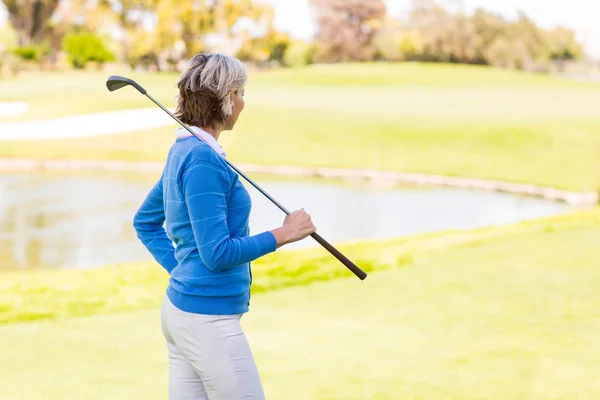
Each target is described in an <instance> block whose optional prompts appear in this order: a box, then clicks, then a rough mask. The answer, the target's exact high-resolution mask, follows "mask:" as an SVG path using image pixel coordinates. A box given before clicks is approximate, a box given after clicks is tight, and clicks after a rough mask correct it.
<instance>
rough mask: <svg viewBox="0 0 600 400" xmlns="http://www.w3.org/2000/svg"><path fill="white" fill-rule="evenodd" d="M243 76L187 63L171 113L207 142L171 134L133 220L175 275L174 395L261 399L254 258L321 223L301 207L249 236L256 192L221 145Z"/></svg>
mask: <svg viewBox="0 0 600 400" xmlns="http://www.w3.org/2000/svg"><path fill="white" fill-rule="evenodd" d="M246 80H247V71H246V68H245V67H244V65H243V64H242V63H241V62H240V61H239V60H237V59H234V58H230V57H226V56H223V55H220V54H198V55H196V56H195V57H194V58H193V59H192V60H191V61H190V63H189V66H188V68H187V70H186V71H185V72H184V73H183V74H182V75H181V77H180V79H179V81H178V84H177V86H178V88H179V96H178V100H177V110H176V112H175V114H176V115H177V117H179V118H180V119H181V120H182V121H183V122H184V123H185V124H186V125H189V126H190V128H191V129H192V130H194V132H195V133H197V134H198V135H199V136H200V137H202V138H203V140H204V141H200V140H198V139H197V138H196V137H194V136H193V135H190V134H189V132H188V131H187V130H185V129H183V128H180V129H177V130H176V131H175V132H176V139H175V142H174V143H173V145H172V147H171V148H170V151H169V153H168V156H167V161H166V165H165V167H164V170H163V172H162V176H161V178H160V179H159V181H158V182H157V183H156V185H155V186H154V187H153V188H152V190H151V191H150V193H149V194H148V197H147V198H146V199H145V201H144V202H143V204H142V205H141V207H140V208H139V210H138V212H137V213H136V215H135V218H134V222H133V225H134V228H135V230H136V232H137V236H138V238H139V239H140V240H141V241H142V243H143V244H144V245H145V246H146V247H147V248H148V250H149V251H150V253H151V254H152V256H153V257H154V259H156V261H157V262H158V263H159V264H160V265H162V267H164V269H166V270H167V271H168V272H169V274H170V279H169V286H168V288H167V290H166V295H165V297H164V300H163V305H162V310H161V322H162V331H163V334H164V337H165V339H166V342H167V348H168V354H169V398H170V399H171V400H184V399H186V400H187V399H190V400H191V399H194V400H198V399H223V400H238V399H264V392H263V388H262V384H261V381H260V377H259V373H258V370H257V367H256V364H255V362H254V358H253V355H252V352H251V350H250V346H249V344H248V342H247V340H246V336H245V334H244V331H243V330H242V328H241V326H240V318H241V317H242V315H243V314H244V313H246V312H248V307H249V304H250V285H251V283H252V272H251V269H250V262H251V261H253V260H256V259H257V258H259V257H262V256H263V255H265V254H268V253H271V252H274V251H275V250H276V249H277V248H278V247H280V246H283V245H285V244H288V243H292V242H295V241H298V240H301V239H304V238H305V237H307V236H309V235H310V234H311V233H313V232H315V229H316V228H315V226H314V225H313V223H312V221H311V218H310V216H309V215H308V214H306V213H305V212H304V210H298V211H295V212H293V213H292V214H290V215H288V216H287V217H286V218H285V220H284V222H283V225H282V226H281V227H278V228H275V229H273V230H271V231H266V232H262V233H259V234H256V235H252V236H250V234H249V228H248V219H249V215H250V208H251V201H250V196H249V195H248V192H247V191H246V189H245V188H244V185H243V184H242V182H241V181H240V180H239V179H238V175H237V174H236V173H235V172H234V171H233V170H232V169H231V168H229V166H228V165H227V164H226V163H225V161H224V157H225V152H224V151H223V149H222V148H221V146H219V144H218V140H219V136H220V135H221V133H222V132H223V131H228V130H232V129H233V127H234V126H235V123H236V121H237V119H238V117H239V116H240V113H241V112H242V110H243V109H244V85H245V83H246ZM163 224H164V228H163Z"/></svg>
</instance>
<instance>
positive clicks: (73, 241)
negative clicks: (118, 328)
mask: <svg viewBox="0 0 600 400" xmlns="http://www.w3.org/2000/svg"><path fill="white" fill-rule="evenodd" d="M151 186H152V181H149V180H148V179H147V178H146V179H144V180H131V179H125V178H120V177H118V176H115V175H114V174H111V175H98V174H94V175H92V176H84V175H73V174H69V175H58V176H57V175H56V174H52V175H50V174H11V175H0V268H2V269H9V268H10V269H12V268H18V269H23V268H30V269H31V268H47V267H49V268H89V267H95V266H101V265H106V264H113V263H119V262H127V261H134V260H149V259H150V256H149V254H148V253H147V252H146V250H145V249H144V248H143V247H142V245H141V244H140V243H139V242H138V240H137V239H136V237H135V232H134V231H133V229H132V227H131V220H132V217H133V214H134V213H135V210H136V209H137V207H138V206H139V204H140V202H141V201H142V200H143V198H144V197H145V195H146V193H147V191H148V190H149V188H150V187H151ZM248 186H249V185H248ZM263 186H264V188H265V189H266V190H267V191H269V192H270V193H271V194H272V195H273V196H274V197H276V198H277V199H278V200H279V201H280V202H282V203H283V204H285V205H286V207H288V208H290V209H296V208H300V207H304V208H306V210H307V211H308V212H310V213H311V214H312V215H313V217H314V220H315V223H316V225H317V226H318V228H319V232H320V233H321V234H322V235H323V236H324V237H326V238H327V239H328V240H330V241H333V242H339V241H349V240H359V239H364V238H386V237H395V236H402V235H408V234H414V233H419V232H426V231H437V230H445V229H460V228H471V227H476V226H484V225H492V224H501V223H508V222H514V221H518V220H523V219H528V218H535V217H540V216H546V215H552V214H556V213H559V212H561V211H563V210H565V209H566V206H565V205H563V204H558V203H552V202H548V201H543V200H538V199H530V198H521V197H518V196H512V195H507V194H499V193H487V192H473V191H465V190H452V189H426V190H425V189H414V188H411V189H408V188H402V189H382V188H379V189H377V188H373V187H369V186H357V185H352V186H350V185H345V186H340V185H332V184H323V183H314V182H312V183H306V182H265V183H264V184H263ZM250 192H251V195H252V198H253V201H254V206H253V211H252V215H251V227H252V231H253V232H261V231H264V230H267V229H272V228H274V227H276V226H279V225H280V224H281V222H282V220H283V214H282V213H281V212H280V211H279V210H278V209H277V208H275V207H274V206H273V205H272V204H271V203H270V202H269V201H268V200H266V199H264V198H263V197H262V196H261V195H260V194H259V193H257V192H256V191H255V190H253V189H252V188H250ZM313 245H315V243H314V242H313V241H312V240H311V239H310V238H309V239H307V240H305V241H303V242H301V243H296V244H294V245H291V246H289V247H287V248H288V249H294V248H302V247H306V246H313Z"/></svg>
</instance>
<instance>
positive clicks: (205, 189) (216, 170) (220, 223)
mask: <svg viewBox="0 0 600 400" xmlns="http://www.w3.org/2000/svg"><path fill="white" fill-rule="evenodd" d="M182 184H183V192H184V196H185V200H186V203H187V207H188V213H189V216H190V221H191V224H192V230H193V231H194V237H195V238H196V244H197V246H198V252H199V253H200V258H201V259H202V262H203V263H204V264H205V265H206V266H207V267H208V268H209V269H210V270H212V271H221V270H224V269H227V268H232V267H235V266H237V265H240V264H244V263H246V262H250V261H253V260H256V259H257V258H259V257H262V256H263V255H265V254H268V253H270V252H273V251H275V250H276V248H277V240H276V238H275V236H274V234H273V233H271V232H269V231H267V232H263V233H260V234H258V235H254V236H246V237H239V238H232V237H230V232H229V227H228V225H227V196H228V194H229V192H230V188H231V180H230V177H229V175H228V173H227V171H226V170H224V169H223V167H221V166H219V165H217V164H215V163H213V162H211V161H208V160H194V161H193V162H192V164H191V165H190V166H189V168H188V169H187V170H186V172H185V173H184V174H183V177H182Z"/></svg>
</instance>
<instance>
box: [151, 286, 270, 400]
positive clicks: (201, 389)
mask: <svg viewBox="0 0 600 400" xmlns="http://www.w3.org/2000/svg"><path fill="white" fill-rule="evenodd" d="M241 316H242V314H237V315H204V314H192V313H188V312H185V311H182V310H180V309H178V308H176V307H175V306H174V305H173V304H172V303H171V301H170V300H169V298H168V297H167V296H165V298H164V299H163V305H162V310H161V322H162V330H163V334H164V336H165V339H166V341H167V348H168V350H169V399H170V400H192V399H193V400H217V399H219V400H242V399H258V400H260V399H264V398H265V395H264V392H263V388H262V385H261V382H260V377H259V374H258V369H257V368H256V363H255V362H254V357H253V356H252V351H251V350H250V345H249V344H248V341H247V340H246V335H244V331H243V330H242V327H241V325H240V318H241Z"/></svg>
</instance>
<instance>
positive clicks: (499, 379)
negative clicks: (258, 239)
mask: <svg viewBox="0 0 600 400" xmlns="http://www.w3.org/2000/svg"><path fill="white" fill-rule="evenodd" d="M598 218H599V214H598V211H597V210H594V211H591V212H586V213H582V214H576V215H573V216H564V217H555V218H551V219H547V220H545V221H534V222H528V223H523V224H518V225H515V226H510V227H500V228H489V229H485V230H478V231H475V232H472V233H471V232H462V233H461V232H456V233H448V234H443V235H442V234H439V235H426V236H425V237H421V238H412V239H405V241H404V242H399V241H396V242H395V243H392V242H390V243H388V244H389V246H379V247H378V246H373V245H370V244H365V245H362V246H354V247H352V246H351V247H349V248H348V250H350V249H354V251H352V252H351V253H350V254H351V255H352V257H356V256H357V255H358V254H363V253H364V254H365V255H364V258H366V259H373V260H378V261H376V262H374V265H373V268H372V269H376V270H377V269H379V268H380V266H382V270H381V271H379V272H372V273H371V275H370V277H369V278H368V279H367V280H366V281H364V282H360V281H358V280H357V279H355V278H347V279H337V280H332V281H328V282H320V283H314V284H312V285H308V286H306V285H305V286H298V287H290V288H286V289H282V290H276V291H272V290H271V291H266V292H264V293H256V294H255V295H254V296H253V300H252V305H251V309H252V311H251V312H250V313H249V314H248V315H247V316H245V317H244V319H243V320H242V323H243V325H244V327H245V330H246V332H247V334H248V337H249V339H250V342H251V345H252V347H253V350H254V352H255V355H256V358H257V362H258V365H259V368H260V371H261V375H262V377H263V380H264V385H265V390H266V392H267V397H268V398H272V399H290V400H294V399H461V400H462V399H477V400H479V399H494V400H495V399H507V400H508V399H511V400H512V399H536V400H537V399H569V400H575V399H595V398H599V397H600V375H599V374H600V373H599V372H598V371H600V338H599V336H598V334H597V333H598V331H599V330H600V291H599V290H598V282H600V269H598V268H597V267H598V265H600V251H598V250H597V249H598V246H596V245H595V243H596V242H597V238H598V236H599V235H600V221H599V219H598ZM392 244H394V245H393V246H392ZM369 249H371V250H372V253H370V254H368V250H369ZM425 250H426V251H425ZM290 254H291V255H290V256H289V258H288V259H287V260H285V259H280V262H281V263H282V266H281V268H280V271H279V273H280V275H283V276H284V277H286V276H287V277H291V276H292V275H293V273H294V272H295V271H297V270H298V271H299V270H302V268H299V267H298V264H293V263H288V262H287V261H289V260H294V259H296V258H297V257H300V258H302V255H304V257H306V258H307V259H308V260H306V261H305V262H304V265H306V266H308V265H315V269H316V270H318V269H319V268H320V267H321V265H323V268H324V269H325V270H331V269H330V267H331V266H332V265H333V263H332V262H330V261H329V262H328V261H327V260H328V259H327V260H326V259H320V258H318V255H315V254H312V255H311V254H304V252H298V253H290ZM293 254H296V255H295V256H294V255H293ZM315 257H317V258H315ZM310 259H312V262H311V261H310ZM394 266H396V268H393V267H394ZM399 266H402V268H399ZM262 267H264V268H265V269H266V270H265V269H261V268H262ZM335 267H336V268H339V266H337V265H335ZM152 268H154V269H159V267H157V266H154V267H152ZM272 268H273V266H272V265H269V264H264V263H263V264H258V265H256V266H255V275H256V276H257V281H258V280H260V279H262V283H261V284H262V285H263V289H264V285H265V282H267V281H266V280H265V279H266V277H265V276H264V274H266V273H268V274H269V275H270V276H271V274H272V273H273V270H272ZM305 268H308V267H305ZM267 271H270V272H267ZM286 271H287V272H286ZM71 273H72V274H73V276H74V278H73V279H69V278H68V274H69V273H68V272H65V273H64V275H62V276H58V277H57V278H56V280H55V281H52V280H51V279H44V277H43V275H40V279H39V282H38V283H37V284H36V283H34V284H33V286H32V287H30V288H29V290H28V293H30V295H31V296H32V297H33V298H36V297H38V298H40V299H41V298H44V296H45V293H44V284H45V285H46V291H47V292H48V293H49V295H48V296H47V297H46V303H47V304H38V307H39V308H44V307H45V308H46V309H47V310H53V308H52V306H51V304H52V302H56V303H57V304H60V302H59V300H58V299H59V298H60V296H61V292H60V290H62V295H64V296H65V297H66V298H68V297H69V285H71V290H75V291H77V290H79V289H78V288H77V287H79V286H80V285H81V282H83V281H84V278H82V277H83V276H84V275H82V273H80V272H76V271H75V272H71ZM299 275H300V276H303V275H302V273H300V274H299ZM99 276H100V275H95V277H96V278H97V277H99ZM30 277H31V276H27V275H25V276H24V279H23V280H22V281H21V283H18V282H19V281H18V279H19V278H18V275H9V276H8V279H6V280H3V282H7V281H8V282H13V284H12V285H11V284H9V286H8V287H3V290H2V293H3V294H6V293H12V294H13V295H15V296H16V297H15V299H16V298H17V297H18V290H19V288H22V285H23V284H24V283H23V282H25V281H28V280H29V279H28V278H30ZM48 277H49V275H48V276H46V278H48ZM92 277H94V275H92ZM272 277H273V278H275V274H273V275H272ZM88 278H89V277H88ZM107 279H112V280H113V282H112V284H113V288H114V292H113V294H114V297H115V300H114V302H116V303H120V307H115V308H114V309H113V313H112V314H109V315H93V316H89V317H82V318H70V317H68V316H69V315H78V313H77V310H75V308H76V307H75V306H73V305H72V307H71V308H70V311H67V312H64V313H62V314H61V315H63V317H64V318H59V319H55V320H46V321H44V320H40V321H34V322H21V323H9V324H4V325H1V326H0V342H1V343H3V345H2V351H0V376H2V385H0V398H2V399H20V400H29V399H46V398H60V399H81V398H86V399H90V400H93V399H108V398H110V399H132V398H136V399H138V398H139V399H163V398H165V396H166V390H167V380H166V378H167V361H166V351H165V349H164V345H163V340H162V338H161V334H160V325H159V315H158V308H157V305H158V302H159V300H160V297H161V296H162V292H163V289H164V284H165V280H166V277H165V276H164V275H161V274H160V273H157V275H156V276H155V277H154V278H153V279H151V281H152V282H154V283H155V286H154V287H149V286H147V285H140V282H139V281H144V279H145V278H138V277H137V274H131V275H129V276H128V275H124V276H123V277H122V279H121V280H119V279H118V274H116V275H113V276H112V278H107ZM136 279H138V281H136ZM284 280H285V278H284ZM59 281H61V282H64V283H63V285H62V288H59V289H56V288H52V285H53V284H55V283H56V282H59ZM36 285H37V289H35V286H36ZM87 285H88V287H89V288H90V292H89V295H90V297H92V299H93V297H94V295H95V294H94V289H93V288H94V287H96V286H100V287H104V288H105V289H106V288H107V287H108V284H107V283H106V282H102V281H100V280H98V279H88V280H87ZM276 287H277V286H273V287H272V288H271V289H273V288H276ZM119 288H125V289H124V290H125V291H127V292H128V293H129V295H130V297H125V298H124V297H120V296H121V294H122V293H121V294H120V293H119V290H118V289H119ZM126 288H129V289H126ZM136 291H138V296H137V297H136V294H135V293H136ZM140 292H144V293H145V294H144V295H142V296H140V295H139V293H140ZM79 296H81V299H82V300H81V302H82V304H84V305H85V304H86V301H85V296H86V292H85V291H84V290H82V291H80V292H79ZM143 296H147V297H148V298H151V299H152V300H151V301H150V302H147V303H146V304H145V305H142V306H140V307H141V308H140V309H139V310H135V307H132V304H134V303H135V301H136V300H135V299H136V298H138V299H139V298H140V297H143ZM110 297H111V292H110V291H109V292H107V293H105V294H104V295H103V296H102V298H103V299H106V302H111V299H110ZM15 301H16V300H15ZM24 301H25V304H27V303H26V300H24ZM96 301H99V298H97V299H96ZM150 305H151V306H152V308H151V309H146V308H147V307H149V306H150ZM26 307H27V306H26ZM61 307H62V306H61V305H59V306H58V308H61ZM2 308H3V309H4V310H6V308H7V305H6V303H5V304H4V305H3V307H2ZM127 309H129V311H120V312H118V311H119V310H127ZM50 317H52V316H50ZM15 320H18V318H17V319H15Z"/></svg>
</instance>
